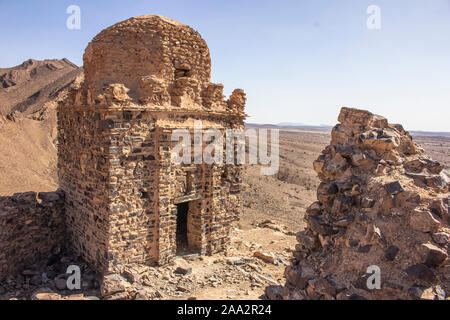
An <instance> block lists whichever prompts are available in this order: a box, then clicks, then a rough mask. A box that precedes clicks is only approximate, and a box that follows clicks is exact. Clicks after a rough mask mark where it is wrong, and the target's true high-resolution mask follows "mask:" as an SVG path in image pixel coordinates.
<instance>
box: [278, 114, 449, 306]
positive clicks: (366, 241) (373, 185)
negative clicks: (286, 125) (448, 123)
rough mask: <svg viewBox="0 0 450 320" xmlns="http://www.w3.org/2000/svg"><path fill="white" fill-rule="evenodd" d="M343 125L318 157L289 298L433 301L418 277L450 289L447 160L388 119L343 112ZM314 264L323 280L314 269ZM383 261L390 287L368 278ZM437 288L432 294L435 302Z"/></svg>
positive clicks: (289, 275)
mask: <svg viewBox="0 0 450 320" xmlns="http://www.w3.org/2000/svg"><path fill="white" fill-rule="evenodd" d="M339 121H340V122H341V123H340V124H337V125H336V126H335V127H334V128H333V130H332V132H331V142H330V145H329V146H327V147H326V148H325V149H324V150H323V152H322V154H321V155H320V156H319V157H318V159H317V160H316V161H315V162H314V169H315V171H316V172H317V174H318V177H319V179H320V180H321V183H320V185H319V187H318V189H317V200H318V201H316V202H314V203H313V204H312V205H311V206H310V207H309V208H308V209H307V211H306V216H305V221H306V222H307V226H306V228H305V230H304V231H301V232H299V233H298V234H297V241H298V244H297V245H296V246H295V251H294V254H293V256H294V259H293V260H292V263H291V265H290V266H288V267H287V268H286V272H285V277H286V285H285V287H284V289H283V290H281V291H279V293H280V294H281V295H282V298H283V299H348V298H350V299H416V298H424V297H422V293H423V290H422V291H420V292H419V291H418V289H417V288H416V287H413V285H414V284H415V283H419V284H420V285H427V284H433V285H438V286H440V287H442V290H443V291H446V290H450V283H449V282H448V271H446V270H447V269H448V268H447V266H446V261H447V256H448V252H447V251H446V250H448V235H447V233H448V232H447V230H448V228H449V224H448V223H449V219H448V216H449V214H448V202H449V201H448V200H447V199H448V198H449V196H448V184H447V182H446V180H445V178H444V177H443V172H441V171H442V165H441V164H439V163H438V162H436V161H433V160H431V159H429V158H428V157H426V156H424V155H423V149H422V148H420V147H419V146H417V145H416V144H415V143H414V142H413V140H412V138H411V136H410V135H409V134H408V132H406V131H405V130H404V129H403V127H402V126H401V125H395V124H389V123H388V122H387V120H386V119H385V118H383V117H381V116H377V115H374V114H372V113H370V112H369V111H365V110H356V109H350V108H342V110H341V113H340V115H339ZM431 239H433V241H434V242H435V243H436V245H434V244H432V243H431V242H430V241H431ZM305 266H309V267H310V268H311V270H312V271H313V272H312V274H313V275H314V276H313V277H306V276H305V275H304V270H305V268H304V267H305ZM377 267H378V268H379V269H380V272H381V279H382V280H381V283H380V285H381V288H380V289H377V290H375V289H374V290H370V289H369V288H368V287H367V280H368V279H369V277H371V276H372V275H373V272H376V270H377V269H376V268H377ZM373 268H375V269H373ZM446 274H447V275H446ZM356 275H362V276H356ZM305 279H307V280H308V281H307V282H306V281H305ZM408 288H411V289H410V290H409V291H408ZM433 290H434V289H433ZM300 292H301V294H299V293H300ZM433 292H434V293H433V294H429V295H427V296H429V297H433V299H434V297H436V296H437V294H436V292H435V291H433ZM361 293H362V294H361ZM413 293H414V294H413ZM441 296H442V294H441Z"/></svg>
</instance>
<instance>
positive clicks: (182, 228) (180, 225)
mask: <svg viewBox="0 0 450 320" xmlns="http://www.w3.org/2000/svg"><path fill="white" fill-rule="evenodd" d="M188 213H189V202H182V203H179V204H177V233H176V243H177V253H176V254H177V255H183V254H186V253H188V251H189V244H188V227H187V223H188Z"/></svg>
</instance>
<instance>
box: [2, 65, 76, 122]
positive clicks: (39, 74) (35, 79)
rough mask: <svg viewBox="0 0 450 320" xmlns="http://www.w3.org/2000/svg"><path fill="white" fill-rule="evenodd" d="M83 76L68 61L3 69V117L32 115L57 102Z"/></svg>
mask: <svg viewBox="0 0 450 320" xmlns="http://www.w3.org/2000/svg"><path fill="white" fill-rule="evenodd" d="M82 74H83V69H82V68H80V67H78V66H77V65H75V64H73V63H72V62H70V61H69V60H67V59H61V60H58V59H53V60H43V61H39V60H33V59H29V60H27V61H25V62H24V63H22V64H21V65H18V66H15V67H12V68H0V113H1V114H3V115H7V114H9V113H11V112H13V111H20V112H22V113H24V114H25V115H29V114H32V113H34V112H36V111H37V110H39V109H41V108H42V107H43V106H44V105H45V104H46V103H47V102H48V101H51V100H55V99H57V98H58V96H59V95H60V94H61V92H63V91H64V90H65V89H66V88H68V87H69V86H70V85H71V84H72V83H73V82H74V81H75V79H76V78H77V77H80V76H81V75H82Z"/></svg>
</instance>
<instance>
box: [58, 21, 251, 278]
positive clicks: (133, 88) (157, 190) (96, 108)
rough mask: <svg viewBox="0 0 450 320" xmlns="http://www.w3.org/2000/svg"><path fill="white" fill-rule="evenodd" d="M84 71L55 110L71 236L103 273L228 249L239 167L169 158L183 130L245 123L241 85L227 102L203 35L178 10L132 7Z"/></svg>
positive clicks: (89, 55) (96, 46)
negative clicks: (146, 12)
mask: <svg viewBox="0 0 450 320" xmlns="http://www.w3.org/2000/svg"><path fill="white" fill-rule="evenodd" d="M84 71H85V81H84V83H83V84H82V85H81V86H80V88H79V89H77V90H72V92H71V93H70V94H69V97H68V98H67V100H66V101H65V102H64V104H63V105H61V106H60V107H59V109H58V130H59V150H58V151H59V152H58V159H59V160H58V167H59V179H60V187H61V188H62V190H63V191H64V192H65V199H66V200H65V214H66V227H67V235H68V239H69V244H70V245H71V246H72V247H73V248H74V249H75V250H76V251H77V252H78V253H79V254H80V255H81V256H82V257H83V258H84V259H85V260H86V261H88V262H89V263H91V264H93V265H94V266H96V267H97V268H98V269H99V270H101V271H105V270H108V269H110V267H111V266H112V265H114V264H128V263H144V264H164V263H166V262H167V261H168V260H169V259H170V258H171V257H173V256H175V255H177V254H181V253H200V254H212V253H214V252H218V251H221V250H223V249H224V248H225V246H226V244H227V242H228V241H229V237H230V223H231V222H232V221H233V220H234V219H235V218H236V217H237V215H238V211H239V197H238V196H239V191H240V182H241V177H240V171H241V168H240V166H239V165H228V164H227V165H225V164H223V165H222V164H213V165H208V164H205V163H202V164H180V165H175V164H174V163H172V161H171V152H172V148H173V147H174V145H175V144H177V143H178V141H171V140H172V139H171V136H172V133H173V131H174V130H176V129H181V128H185V129H188V130H189V131H190V132H193V130H194V121H199V120H200V121H201V123H202V130H207V129H210V128H214V129H218V130H220V131H222V132H224V131H225V130H226V129H228V128H229V129H239V128H241V129H242V128H243V126H244V122H243V121H244V118H245V114H244V104H245V93H244V92H243V91H242V90H239V89H237V90H235V91H234V92H233V93H232V95H231V97H230V98H229V99H228V100H224V95H223V85H221V84H214V83H211V82H210V76H211V57H210V54H209V49H208V46H207V45H206V42H205V41H204V40H203V39H202V38H201V37H200V35H199V34H198V32H196V31H195V30H193V29H191V28H190V27H188V26H185V25H183V24H181V23H179V22H176V21H173V20H171V19H168V18H165V17H161V16H156V15H150V16H140V17H135V18H131V19H129V20H126V21H123V22H120V23H118V24H116V25H114V26H112V27H109V28H107V29H105V30H103V31H102V32H101V33H100V34H98V35H97V36H96V37H95V38H94V39H93V40H92V42H91V43H90V44H89V45H88V47H87V49H86V52H85V54H84ZM192 143H194V139H192ZM192 150H194V147H192ZM192 163H194V162H192Z"/></svg>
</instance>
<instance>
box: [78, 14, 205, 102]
mask: <svg viewBox="0 0 450 320" xmlns="http://www.w3.org/2000/svg"><path fill="white" fill-rule="evenodd" d="M83 60H84V72H85V82H86V84H88V85H93V86H95V87H97V88H101V87H103V86H104V85H105V84H111V83H121V84H124V85H125V87H127V88H128V89H130V94H133V93H137V94H138V95H139V91H140V88H141V87H143V86H144V85H145V84H143V83H144V82H145V81H146V80H145V79H149V78H157V79H159V80H158V81H160V82H162V83H163V84H164V85H165V86H167V87H169V86H171V84H172V83H173V82H174V81H175V80H176V79H177V78H180V77H189V78H191V79H195V80H196V82H198V85H199V87H200V89H203V88H205V87H207V86H208V85H209V83H210V78H211V57H210V54H209V49H208V46H207V44H206V42H205V41H204V40H203V39H202V37H201V36H200V35H199V33H198V32H197V31H195V30H193V29H192V28H190V27H189V26H186V25H184V24H182V23H180V22H177V21H175V20H172V19H169V18H166V17H162V16H159V15H145V16H138V17H133V18H130V19H128V20H125V21H122V22H119V23H117V24H115V25H113V26H111V27H109V28H107V29H105V30H103V31H101V32H100V33H99V34H98V35H97V36H95V38H94V39H93V40H92V41H91V42H90V43H89V45H88V46H87V48H86V51H85V54H84V57H83Z"/></svg>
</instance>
